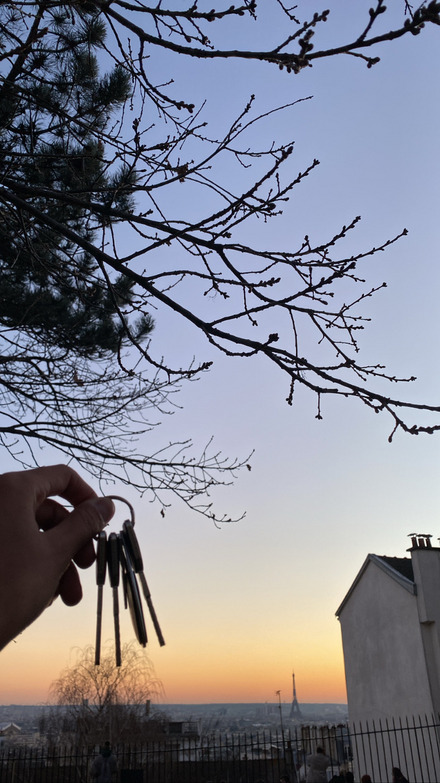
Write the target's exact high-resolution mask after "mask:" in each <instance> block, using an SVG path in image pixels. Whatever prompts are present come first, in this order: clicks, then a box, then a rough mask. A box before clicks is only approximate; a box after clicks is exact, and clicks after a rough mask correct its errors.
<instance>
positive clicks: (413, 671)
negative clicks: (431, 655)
mask: <svg viewBox="0 0 440 783" xmlns="http://www.w3.org/2000/svg"><path fill="white" fill-rule="evenodd" d="M439 578H440V571H439ZM339 619H340V622H341V631H342V642H343V648H344V660H345V676H346V681H347V694H348V709H349V716H350V722H358V721H362V722H363V723H364V722H365V721H367V720H368V721H371V720H375V721H377V720H379V719H382V720H384V719H392V718H393V717H394V718H396V717H397V718H402V717H404V716H412V715H424V714H428V715H430V714H432V712H433V709H434V705H433V702H432V698H431V690H430V683H429V679H428V675H427V670H426V663H425V653H424V648H423V641H422V631H421V625H420V620H419V612H418V604H417V598H416V596H415V595H414V594H412V593H411V592H410V591H409V590H407V589H405V587H403V586H402V584H401V583H400V582H398V581H396V580H394V579H393V578H392V576H390V575H389V574H388V573H386V572H385V571H384V570H383V569H382V568H380V567H378V565H377V564H376V563H375V562H374V560H369V561H368V562H367V565H366V567H365V570H364V571H363V573H362V576H361V578H360V579H359V581H358V582H357V583H356V585H355V587H354V589H353V590H352V592H351V593H350V595H349V597H348V598H347V600H346V603H345V604H344V605H343V607H342V609H341V611H340V615H339Z"/></svg>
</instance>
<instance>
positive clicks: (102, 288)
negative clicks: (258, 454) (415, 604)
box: [0, 0, 440, 518]
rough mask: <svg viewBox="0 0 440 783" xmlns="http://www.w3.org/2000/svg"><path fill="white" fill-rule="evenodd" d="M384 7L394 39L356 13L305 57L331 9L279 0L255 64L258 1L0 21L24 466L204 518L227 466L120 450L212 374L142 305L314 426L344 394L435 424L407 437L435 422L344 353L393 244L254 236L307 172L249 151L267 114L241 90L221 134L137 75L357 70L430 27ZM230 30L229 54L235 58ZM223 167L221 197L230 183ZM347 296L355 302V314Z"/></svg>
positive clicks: (429, 19) (9, 297)
mask: <svg viewBox="0 0 440 783" xmlns="http://www.w3.org/2000/svg"><path fill="white" fill-rule="evenodd" d="M395 5H396V4H394V6H395ZM301 6H302V7H301ZM399 8H400V9H401V14H402V18H401V20H400V21H398V22H397V24H394V26H392V27H391V28H389V29H386V20H387V18H388V16H390V17H392V20H393V22H394V21H395V18H396V9H395V7H394V8H393V11H392V13H391V12H390V11H389V10H387V8H386V6H385V4H384V2H383V0H376V1H375V3H374V4H373V6H372V7H371V8H370V9H369V10H368V11H366V12H365V9H364V8H363V7H362V8H360V9H359V32H358V34H357V36H355V38H354V40H351V41H344V40H339V41H335V42H334V45H332V46H331V47H327V48H326V47H321V48H320V46H319V37H320V33H321V30H322V29H323V28H324V26H325V22H326V21H327V19H328V17H329V13H330V12H329V11H327V10H324V11H319V12H316V13H313V12H311V11H310V4H309V3H303V4H300V5H299V6H295V8H289V7H288V6H287V5H286V4H285V3H284V2H283V0H274V2H273V4H272V10H273V14H274V16H273V18H274V19H276V18H277V15H278V19H279V24H278V28H276V29H277V30H278V35H279V37H278V41H277V43H275V44H273V43H270V44H268V45H267V48H266V49H261V48H256V49H253V48H252V29H251V28H250V23H252V24H254V25H257V24H258V13H257V12H258V8H257V4H256V3H255V2H253V0H244V2H243V3H242V4H241V5H238V6H230V7H228V8H227V9H220V10H217V9H215V8H207V7H206V6H205V5H199V4H198V3H197V2H184V3H183V5H180V6H179V7H178V8H174V9H173V8H172V7H171V4H170V3H167V4H163V3H159V4H156V5H155V6H153V7H149V6H147V5H145V4H144V3H141V2H139V1H138V0H107V2H105V3H101V2H88V0H86V1H85V2H72V3H69V4H63V3H58V2H47V1H45V2H39V3H36V4H32V5H29V4H27V3H24V2H6V3H4V4H3V5H2V6H1V7H0V42H1V50H0V51H1V54H0V143H1V152H0V155H1V161H0V239H1V245H2V246H1V250H0V272H1V275H0V340H1V353H0V363H1V365H2V372H1V376H0V387H1V392H0V401H1V408H2V414H1V418H0V435H1V438H2V442H3V444H4V445H5V446H6V447H7V448H8V449H9V450H10V451H11V453H13V454H14V455H15V456H18V457H19V458H21V459H23V460H25V459H26V458H25V457H24V456H23V455H22V448H23V446H22V444H23V441H25V442H26V443H27V444H28V446H29V449H30V451H31V452H32V443H33V442H35V441H38V442H40V443H47V444H50V445H52V446H54V447H55V448H58V449H60V450H61V451H63V452H64V453H66V454H68V455H69V456H71V457H74V458H75V459H76V460H78V461H79V462H80V463H81V464H83V465H85V466H86V467H87V468H88V469H89V470H91V471H92V472H94V473H96V474H98V475H104V476H107V477H111V476H115V475H117V476H118V477H119V478H122V479H125V480H127V481H129V482H130V483H131V484H133V485H135V486H138V487H139V488H141V489H145V488H146V487H147V488H148V489H150V490H151V491H152V492H153V494H155V495H158V496H159V497H160V499H161V500H162V502H164V500H163V497H164V496H163V494H162V492H163V491H164V490H172V491H174V492H176V493H177V494H178V495H179V496H180V497H181V498H182V499H183V500H184V501H185V502H186V503H188V504H189V505H191V506H192V507H195V508H197V509H198V510H199V511H202V512H203V513H206V514H207V515H208V516H214V513H213V512H212V509H211V506H210V504H209V503H208V502H206V504H205V503H204V502H202V501H201V500H200V497H201V495H203V493H205V492H207V491H208V490H209V488H210V487H211V486H213V485H215V484H217V483H223V482H227V481H228V480H229V477H230V476H231V475H232V476H233V475H234V474H235V471H236V469H237V468H238V467H240V465H241V464H242V463H240V462H239V461H234V460H232V461H230V460H227V459H224V458H223V457H222V456H221V455H220V454H218V453H212V452H211V451H210V449H205V450H204V451H203V453H202V454H201V456H200V457H198V458H197V457H194V456H193V455H192V453H191V451H189V450H188V449H190V446H191V442H190V441H187V442H185V443H177V444H171V445H170V446H168V447H167V448H165V449H164V450H161V451H159V452H157V453H154V454H151V455H149V456H145V455H142V454H139V453H137V451H136V448H135V446H134V445H133V444H134V443H135V442H136V439H137V437H138V436H140V435H141V434H142V433H144V432H146V431H148V429H149V428H150V427H151V426H153V424H152V418H150V417H151V416H152V414H151V410H153V411H155V413H156V414H157V412H160V413H164V412H166V411H167V410H169V407H167V406H169V405H170V398H169V396H168V395H169V393H170V392H173V391H175V390H177V388H178V387H179V384H180V383H181V382H182V381H184V380H188V379H192V378H194V377H195V376H197V375H198V374H199V373H202V372H203V371H204V370H206V369H208V367H209V365H210V361H206V362H204V361H202V362H200V363H197V362H196V361H193V362H192V363H191V364H190V365H189V366H180V365H179V366H177V367H174V366H172V365H171V363H170V362H169V361H168V360H167V358H166V357H162V356H156V355H155V353H154V340H153V341H152V343H150V341H149V334H150V332H151V329H152V326H153V323H152V318H151V312H152V311H153V310H155V319H156V321H160V322H162V321H163V319H166V317H167V312H169V311H172V312H173V314H174V315H175V316H177V317H180V319H182V321H183V322H186V323H189V324H191V325H192V326H193V327H194V328H195V331H196V332H197V331H198V332H200V333H201V334H202V335H204V337H205V338H206V339H207V340H208V342H209V343H210V345H211V346H214V347H215V348H217V349H218V350H220V351H221V352H222V353H224V354H226V355H228V356H236V357H241V358H243V359H244V358H249V357H254V356H262V357H264V358H265V359H266V360H268V361H269V363H270V364H272V365H275V366H276V367H277V368H279V369H280V370H281V371H282V373H283V375H284V376H285V377H286V378H287V380H288V392H287V399H288V402H289V403H292V401H293V394H294V389H295V386H296V385H297V384H301V385H303V386H305V387H307V388H308V389H310V390H311V391H312V392H313V393H314V394H316V395H317V399H318V412H317V415H318V418H319V417H320V415H321V412H320V401H321V399H322V397H323V396H324V395H343V396H344V397H354V398H356V399H358V400H360V401H361V402H363V403H364V404H365V405H367V406H368V407H370V408H371V409H372V410H373V411H375V412H379V411H386V412H387V413H388V414H389V415H390V416H391V418H392V422H393V425H392V426H393V432H394V431H395V430H396V429H398V428H400V429H402V430H405V431H407V432H411V433H418V432H433V431H434V430H436V429H438V428H439V427H440V425H439V424H436V423H435V422H434V423H433V422H432V421H431V420H430V421H429V423H428V424H426V423H425V424H424V423H416V424H410V423H408V421H407V419H406V416H405V412H407V411H410V412H414V411H416V412H417V411H427V412H429V413H432V412H434V413H438V412H439V410H440V407H439V406H430V405H428V404H412V403H410V402H406V401H405V400H402V399H400V398H394V397H391V396H389V395H387V394H384V393H383V383H382V381H383V380H388V381H390V382H394V381H397V380H399V379H398V378H396V377H395V376H394V375H392V374H388V373H387V372H386V371H385V370H384V368H383V367H382V366H381V365H380V364H376V365H370V364H369V365H365V364H363V363H362V362H361V360H360V358H359V353H358V343H357V332H358V330H359V329H362V328H363V322H364V321H363V318H362V316H361V315H360V314H359V311H358V305H359V304H360V303H361V302H362V301H363V300H364V299H365V298H366V297H369V296H371V295H372V294H373V293H374V292H375V289H374V288H369V287H368V285H364V281H363V280H362V278H361V276H360V273H359V270H358V267H359V266H360V265H361V263H362V261H364V260H365V259H366V258H368V257H371V256H372V255H374V254H376V253H378V252H379V251H382V250H384V249H385V248H386V247H387V246H388V245H390V244H391V243H392V242H394V241H396V239H397V238H398V237H394V238H391V239H389V240H387V241H385V242H382V243H381V244H380V245H378V246H376V247H374V248H371V249H367V250H365V249H363V250H360V251H359V252H358V253H356V254H354V255H353V254H351V255H350V256H349V257H346V256H345V254H344V252H343V246H341V250H340V251H339V250H338V248H339V247H340V242H341V240H342V239H343V238H344V237H346V235H347V234H348V233H349V232H352V231H353V230H354V228H355V226H356V224H357V222H358V220H359V218H357V217H355V218H354V219H353V220H352V221H351V222H350V223H349V224H348V225H344V226H343V227H341V228H338V229H336V230H335V231H334V233H333V235H332V236H330V237H327V238H326V239H325V240H324V241H322V240H319V241H314V240H312V238H311V237H310V235H306V236H305V238H304V240H303V241H302V242H301V243H300V244H299V245H298V247H296V248H291V247H289V248H287V249H286V248H284V249H283V248H267V247H265V246H264V245H262V244H261V243H254V242H253V241H252V233H251V232H252V225H253V221H254V220H256V219H262V220H263V221H268V220H274V219H276V217H277V216H279V215H280V213H281V212H282V209H283V208H284V207H285V204H286V202H287V201H288V199H289V196H290V194H291V193H292V191H293V190H294V188H296V187H297V186H298V185H299V184H300V183H301V181H302V180H303V179H304V178H305V177H307V176H309V175H310V174H311V172H312V171H313V170H314V169H315V168H316V166H317V165H318V161H316V160H313V161H312V162H311V163H310V165H309V166H308V167H307V168H305V170H303V171H302V172H300V173H298V172H294V173H293V172H292V153H293V142H292V139H287V140H285V141H284V142H282V143H275V142H274V141H273V140H272V139H271V138H270V139H268V140H267V144H266V145H265V146H264V147H263V148H257V149H256V148H254V147H253V146H252V145H249V142H248V139H249V138H251V134H252V131H253V128H254V126H255V124H256V123H258V121H259V120H261V119H263V117H259V116H257V115H256V113H255V110H254V99H253V97H250V99H249V102H248V103H247V105H246V106H244V107H243V110H242V111H241V113H240V114H239V116H237V117H235V118H234V117H233V118H231V120H230V122H229V126H228V128H227V130H226V132H224V133H223V134H222V135H221V136H218V132H217V131H214V132H213V131H212V130H211V129H210V128H209V126H207V125H206V123H205V121H204V119H203V112H202V110H201V108H200V107H198V108H196V107H195V105H194V104H193V103H192V102H191V101H190V100H188V99H187V98H186V97H182V95H179V94H178V88H177V87H176V86H175V85H174V84H172V83H162V82H161V79H160V76H159V75H156V77H154V78H153V76H152V74H153V72H154V73H156V74H158V72H160V69H161V68H162V67H163V62H164V58H165V57H167V56H175V55H179V56H180V57H181V58H191V59H194V60H197V61H198V62H199V66H200V67H203V61H204V60H207V59H217V60H218V61H221V60H225V59H236V60H243V59H245V60H248V61H258V62H264V63H267V67H271V66H276V67H279V68H282V69H287V70H288V71H289V72H291V73H292V74H300V72H301V71H302V70H303V69H305V68H309V67H311V66H312V65H314V64H316V65H317V64H318V61H319V60H321V59H325V58H328V57H333V56H336V55H338V54H345V55H351V56H353V57H355V58H357V59H359V58H360V59H361V60H363V61H364V63H365V64H366V65H367V67H369V68H371V67H372V66H373V65H375V64H376V63H377V62H378V60H379V57H378V55H377V52H378V51H379V47H380V45H384V44H386V43H387V42H391V41H393V40H395V39H397V38H401V37H402V36H405V35H418V34H419V33H420V32H421V31H422V30H423V28H424V27H425V26H426V25H428V24H435V25H438V24H439V23H440V3H436V2H427V3H422V4H421V5H419V6H418V7H417V8H414V7H413V6H411V5H410V4H409V3H408V2H406V1H405V0H402V2H401V3H400V4H399ZM302 11H304V14H305V17H304V19H301V18H300V15H301V12H302ZM363 17H365V18H363ZM232 24H233V25H234V32H235V34H236V36H238V35H239V31H240V26H241V28H242V36H243V38H242V40H243V41H245V44H244V45H243V46H242V47H240V46H239V45H237V46H235V47H234V48H232V49H229V48H228V47H227V46H224V40H226V41H227V40H228V35H229V34H230V31H231V29H232V28H231V25H232ZM223 29H225V32H224V33H223V32H222V31H223ZM347 61H348V58H347ZM176 62H177V61H176ZM106 68H107V69H108V70H107V71H105V69H106ZM101 70H102V71H103V75H101V73H100V71H101ZM177 70H178V66H177V64H176V71H177ZM187 90H188V88H187V87H186V88H185V92H187ZM210 97H211V96H210ZM284 108H286V107H284ZM274 111H275V107H274ZM270 113H271V112H269V114H270ZM264 116H265V117H267V116H268V114H266V115H264ZM233 165H236V166H237V167H238V169H239V170H240V172H241V184H240V185H237V186H236V189H233V186H231V184H230V177H229V175H227V174H225V173H224V172H227V171H229V168H228V167H230V166H233ZM404 233H406V232H405V230H403V231H402V234H404ZM402 234H400V235H399V236H401V235H402ZM345 283H349V284H350V285H351V286H353V287H354V288H356V289H359V290H356V291H355V293H354V294H353V295H352V297H351V298H349V299H347V290H348V289H347V286H346V285H345ZM341 284H342V285H341ZM303 334H305V335H306V336H307V337H306V338H304V339H307V348H306V349H303V348H302V347H301V346H302V344H303V339H302V335H303ZM314 338H315V342H313V339H314ZM209 358H211V354H210V357H209ZM151 373H152V374H151ZM401 380H411V379H410V378H407V379H401ZM171 399H172V398H171ZM214 518H215V516H214Z"/></svg>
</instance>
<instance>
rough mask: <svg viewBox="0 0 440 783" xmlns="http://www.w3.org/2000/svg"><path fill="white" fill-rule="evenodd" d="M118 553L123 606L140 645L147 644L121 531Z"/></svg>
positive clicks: (130, 566)
mask: <svg viewBox="0 0 440 783" xmlns="http://www.w3.org/2000/svg"><path fill="white" fill-rule="evenodd" d="M120 553H121V566H122V579H123V584H124V598H125V608H127V606H128V608H129V610H130V616H131V621H132V623H133V628H134V632H135V634H136V637H137V640H138V642H139V644H141V645H142V647H145V646H146V644H147V641H148V639H147V630H146V628H145V618H144V613H143V610H142V603H141V596H140V593H139V587H138V583H137V580H136V575H135V573H134V571H133V566H132V564H131V560H130V557H129V555H128V553H127V551H126V547H125V534H124V532H123V531H121V533H120Z"/></svg>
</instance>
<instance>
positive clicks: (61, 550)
mask: <svg viewBox="0 0 440 783" xmlns="http://www.w3.org/2000/svg"><path fill="white" fill-rule="evenodd" d="M114 513H115V506H114V503H113V501H112V500H111V499H110V498H90V500H85V501H84V502H83V503H80V504H79V505H78V506H76V507H75V508H74V509H73V511H71V513H70V514H68V516H67V517H65V518H64V519H63V520H62V522H60V523H59V524H58V525H56V527H54V528H52V529H51V530H49V531H47V533H46V535H50V537H51V538H52V545H53V546H54V547H55V548H56V550H57V554H58V555H59V557H60V558H61V559H63V560H64V561H65V563H66V565H67V563H69V562H70V560H72V558H73V557H74V556H75V554H76V553H77V552H79V550H80V549H82V547H84V546H85V545H86V544H87V543H89V542H90V541H91V540H92V538H93V537H94V536H96V535H97V534H98V533H100V532H101V530H103V528H104V527H105V526H106V525H107V523H108V522H109V520H110V519H111V518H112V516H113V514H114Z"/></svg>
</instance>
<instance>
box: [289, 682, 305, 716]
mask: <svg viewBox="0 0 440 783" xmlns="http://www.w3.org/2000/svg"><path fill="white" fill-rule="evenodd" d="M292 681H293V692H292V704H291V705H290V712H289V718H290V719H291V720H301V719H302V714H301V710H300V707H299V704H298V699H297V697H296V685H295V674H294V673H292Z"/></svg>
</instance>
